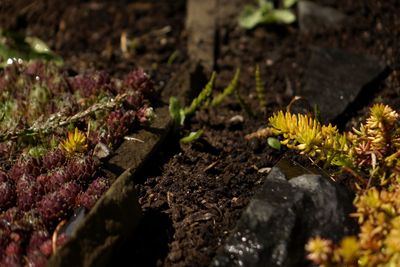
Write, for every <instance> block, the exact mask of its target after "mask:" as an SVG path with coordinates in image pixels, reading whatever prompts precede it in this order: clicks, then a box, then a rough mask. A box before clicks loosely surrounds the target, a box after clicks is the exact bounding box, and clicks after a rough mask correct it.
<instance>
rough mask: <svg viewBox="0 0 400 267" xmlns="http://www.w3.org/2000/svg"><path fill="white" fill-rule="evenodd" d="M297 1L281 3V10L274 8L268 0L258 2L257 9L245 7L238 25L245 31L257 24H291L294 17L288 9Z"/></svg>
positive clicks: (249, 6)
mask: <svg viewBox="0 0 400 267" xmlns="http://www.w3.org/2000/svg"><path fill="white" fill-rule="evenodd" d="M296 2H297V0H284V1H282V8H275V6H274V4H273V3H272V2H271V1H268V0H258V7H255V6H251V5H246V6H245V7H244V9H243V11H242V12H241V14H240V16H239V25H240V26H241V27H243V28H245V29H247V30H249V29H253V28H254V27H256V26H257V25H259V24H272V23H278V24H291V23H293V22H295V21H296V16H295V14H294V13H293V11H292V10H290V8H291V7H292V6H293V5H294V4H296Z"/></svg>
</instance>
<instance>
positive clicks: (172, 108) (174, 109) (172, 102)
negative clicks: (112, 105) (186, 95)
mask: <svg viewBox="0 0 400 267" xmlns="http://www.w3.org/2000/svg"><path fill="white" fill-rule="evenodd" d="M169 114H170V116H171V117H172V118H173V119H174V121H175V123H177V124H179V125H180V126H183V124H184V122H185V111H184V110H183V109H182V107H181V104H180V103H179V101H178V99H177V98H176V97H173V96H171V97H170V98H169Z"/></svg>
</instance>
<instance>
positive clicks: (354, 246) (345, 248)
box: [336, 236, 359, 264]
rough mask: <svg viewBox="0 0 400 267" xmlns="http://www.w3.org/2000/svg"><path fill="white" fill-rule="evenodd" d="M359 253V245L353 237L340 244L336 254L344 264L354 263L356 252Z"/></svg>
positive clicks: (346, 238)
mask: <svg viewBox="0 0 400 267" xmlns="http://www.w3.org/2000/svg"><path fill="white" fill-rule="evenodd" d="M358 251H359V244H358V242H357V238H356V237H354V236H347V237H345V238H343V239H342V241H341V242H340V248H338V249H337V250H336V252H337V253H338V254H339V255H340V256H341V257H342V258H343V261H344V262H345V263H348V264H350V263H354V261H355V260H356V259H357V252H358Z"/></svg>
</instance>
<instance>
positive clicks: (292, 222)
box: [211, 159, 355, 267]
mask: <svg viewBox="0 0 400 267" xmlns="http://www.w3.org/2000/svg"><path fill="white" fill-rule="evenodd" d="M287 168H290V169H287ZM296 173H302V174H301V175H294V174H296ZM293 175H294V176H293ZM292 177H293V178H292ZM351 200H352V195H351V194H350V193H349V192H348V191H346V190H345V189H344V188H341V187H340V186H338V185H337V184H335V183H333V182H331V181H330V180H329V178H326V177H322V176H321V175H319V174H313V173H311V171H309V173H307V172H305V171H304V169H301V168H300V167H298V166H296V165H294V164H293V163H291V162H289V161H288V160H286V159H283V160H282V161H281V162H280V163H279V164H278V165H277V166H275V167H274V168H273V169H272V170H271V172H270V174H269V175H268V176H267V177H266V179H265V182H264V184H263V186H262V188H261V189H260V191H259V192H258V193H257V194H256V195H255V196H254V198H253V199H252V200H251V202H250V204H249V205H248V207H247V208H246V209H245V211H244V212H243V214H242V216H241V218H240V220H239V222H238V223H237V225H236V227H235V230H234V231H233V233H232V234H231V235H230V236H229V237H228V238H227V240H226V241H225V243H224V245H223V246H222V247H221V248H220V250H219V251H218V253H217V256H216V257H215V258H214V259H213V261H212V264H211V266H213V267H216V266H246V267H247V266H249V267H259V266H260V267H261V266H271V267H275V266H276V267H278V266H309V265H310V264H309V263H308V262H307V261H306V260H305V253H304V246H305V243H306V242H307V240H308V239H309V238H310V237H313V236H316V235H319V236H322V237H325V238H329V239H333V240H334V241H339V240H340V238H341V237H343V236H344V235H348V234H352V233H353V231H354V229H355V227H354V225H355V223H354V222H353V220H351V219H350V218H349V216H348V214H349V213H350V212H351V211H352V204H351V203H352V201H351Z"/></svg>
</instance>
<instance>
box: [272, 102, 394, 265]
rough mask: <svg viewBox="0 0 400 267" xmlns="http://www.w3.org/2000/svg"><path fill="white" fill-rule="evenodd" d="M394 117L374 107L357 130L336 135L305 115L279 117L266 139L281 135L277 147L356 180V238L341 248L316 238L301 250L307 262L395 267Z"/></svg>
mask: <svg viewBox="0 0 400 267" xmlns="http://www.w3.org/2000/svg"><path fill="white" fill-rule="evenodd" d="M398 119H399V114H398V113H397V112H396V111H394V110H393V109H392V108H390V107H389V106H387V105H383V104H376V105H374V106H372V107H371V108H370V116H369V117H368V118H367V120H366V122H365V123H363V124H361V125H360V127H359V129H353V131H350V132H346V133H343V134H342V133H339V132H338V131H337V129H336V127H334V126H332V125H330V124H329V125H328V126H324V125H321V124H320V123H319V122H318V121H317V120H315V119H314V118H311V117H309V116H307V115H301V114H296V115H294V114H291V113H289V112H286V113H283V112H279V113H277V114H274V115H273V116H272V117H271V118H270V119H269V122H270V124H271V126H272V127H271V128H269V130H268V131H267V132H268V134H275V135H282V137H283V140H282V141H281V143H282V144H284V145H286V146H287V147H289V148H291V149H295V150H299V151H300V152H301V153H303V154H306V155H308V156H310V157H312V158H314V159H316V160H317V161H319V160H321V161H324V162H325V163H326V164H333V165H337V166H340V167H342V170H343V171H347V172H349V173H350V174H352V176H353V177H355V178H356V179H355V180H354V181H350V182H351V183H352V184H353V185H355V186H353V188H355V189H356V193H357V195H356V198H355V200H354V206H355V207H356V212H355V213H353V214H351V216H352V217H354V218H356V219H357V220H358V223H359V225H360V232H359V234H358V236H357V237H355V236H351V237H345V238H344V239H343V240H342V241H341V242H340V244H334V243H333V242H332V241H330V240H326V239H323V238H321V237H315V238H313V239H311V240H309V242H308V243H307V245H306V251H307V253H308V255H307V258H308V259H309V260H311V261H312V262H313V263H314V264H317V265H319V266H324V267H330V266H335V267H336V266H337V267H338V266H366V267H372V266H387V267H389V266H400V157H399V156H400V128H399V127H398V123H399V122H398Z"/></svg>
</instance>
